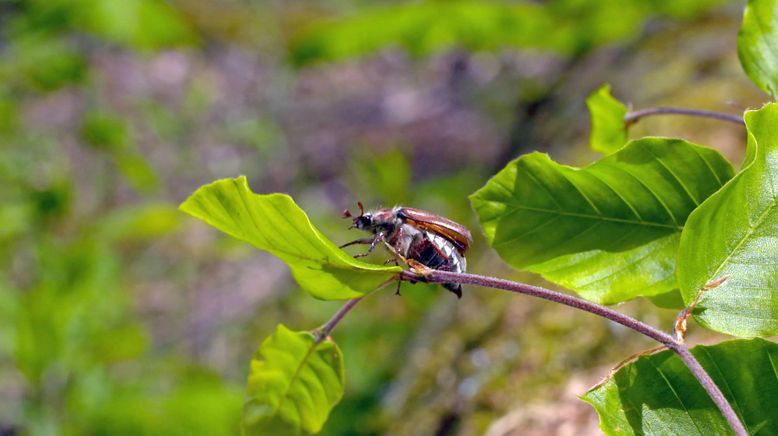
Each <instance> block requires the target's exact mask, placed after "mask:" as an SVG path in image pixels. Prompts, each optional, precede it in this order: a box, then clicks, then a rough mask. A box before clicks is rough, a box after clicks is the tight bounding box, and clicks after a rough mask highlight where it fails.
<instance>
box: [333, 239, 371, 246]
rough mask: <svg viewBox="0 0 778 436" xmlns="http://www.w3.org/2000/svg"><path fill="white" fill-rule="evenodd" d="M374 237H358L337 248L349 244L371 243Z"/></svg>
mask: <svg viewBox="0 0 778 436" xmlns="http://www.w3.org/2000/svg"><path fill="white" fill-rule="evenodd" d="M374 239H375V237H372V238H360V239H357V240H356V241H351V242H347V243H345V244H343V245H341V246H340V247H338V248H346V247H348V246H350V245H357V244H372V243H373V240H374Z"/></svg>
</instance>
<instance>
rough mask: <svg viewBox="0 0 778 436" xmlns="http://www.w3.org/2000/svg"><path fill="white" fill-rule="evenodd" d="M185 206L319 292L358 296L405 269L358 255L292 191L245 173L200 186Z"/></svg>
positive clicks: (321, 295)
mask: <svg viewBox="0 0 778 436" xmlns="http://www.w3.org/2000/svg"><path fill="white" fill-rule="evenodd" d="M180 208H181V210H183V211H184V212H186V213H188V214H190V215H192V216H194V217H196V218H200V219H201V220H203V221H205V222H207V223H208V224H210V225H212V226H214V227H216V228H217V229H219V230H221V231H223V232H225V233H227V234H229V235H231V236H233V237H235V238H238V239H241V240H243V241H247V242H250V243H251V244H253V245H254V246H255V247H257V248H259V249H262V250H265V251H267V252H269V253H271V254H273V255H274V256H276V257H278V258H280V259H281V260H283V261H284V262H286V263H287V265H289V268H290V269H291V270H292V275H294V278H295V280H297V283H299V284H300V287H302V288H303V289H305V290H307V291H308V292H310V293H311V294H312V295H313V296H314V297H317V298H322V299H326V300H340V299H347V298H354V297H358V296H360V295H363V294H365V293H366V292H369V291H371V290H373V289H375V288H376V287H377V286H378V285H379V284H381V283H383V282H384V281H386V280H387V279H389V278H390V277H391V276H392V275H394V274H396V273H397V272H400V271H402V268H400V267H397V266H393V267H383V266H378V265H373V264H369V263H365V262H360V261H358V260H356V259H354V258H353V257H351V256H350V255H349V254H348V253H346V252H345V251H343V250H341V249H339V248H338V246H337V245H335V243H333V242H332V241H330V240H329V239H327V237H326V236H324V235H323V234H322V233H321V232H320V231H319V230H318V229H317V228H316V227H314V225H313V224H312V223H311V221H310V219H308V216H307V215H306V214H305V212H303V210H302V209H300V208H299V207H298V206H297V204H295V202H294V200H292V198H291V197H290V196H288V195H285V194H265V195H260V194H255V193H253V192H251V189H249V186H248V182H247V181H246V178H245V177H243V176H241V177H238V178H236V179H222V180H218V181H216V182H213V183H211V184H210V185H205V186H202V187H200V189H198V190H197V191H196V192H195V193H194V194H192V196H191V197H189V198H188V199H187V200H186V201H185V202H184V203H182V204H181V206H180Z"/></svg>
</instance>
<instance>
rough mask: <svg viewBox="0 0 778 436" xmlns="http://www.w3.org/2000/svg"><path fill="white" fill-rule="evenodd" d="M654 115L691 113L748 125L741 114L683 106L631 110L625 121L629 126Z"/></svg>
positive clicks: (693, 115) (694, 115) (691, 114)
mask: <svg viewBox="0 0 778 436" xmlns="http://www.w3.org/2000/svg"><path fill="white" fill-rule="evenodd" d="M653 115H689V116H692V117H700V118H712V119H715V120H721V121H728V122H730V123H735V124H740V125H741V126H745V125H746V123H745V121H743V117H742V116H741V115H732V114H725V113H721V112H713V111H705V110H699V109H686V108H681V107H652V108H648V109H641V110H638V111H634V112H629V113H628V114H627V115H626V116H624V123H625V124H626V125H627V126H629V125H631V124H635V123H637V122H638V121H640V119H641V118H645V117H649V116H653Z"/></svg>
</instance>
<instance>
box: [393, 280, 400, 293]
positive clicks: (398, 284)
mask: <svg viewBox="0 0 778 436" xmlns="http://www.w3.org/2000/svg"><path fill="white" fill-rule="evenodd" d="M401 284H402V280H397V291H395V293H394V295H400V285H401Z"/></svg>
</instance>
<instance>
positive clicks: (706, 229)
mask: <svg viewBox="0 0 778 436" xmlns="http://www.w3.org/2000/svg"><path fill="white" fill-rule="evenodd" d="M745 121H746V126H747V129H748V149H747V156H748V157H747V159H746V162H745V164H744V166H743V169H742V170H741V171H740V173H738V174H737V175H736V176H735V177H734V178H733V179H732V180H730V181H729V182H728V183H727V184H726V185H725V186H724V187H723V188H722V189H721V190H720V191H719V192H717V193H716V194H714V195H712V196H711V197H710V198H708V200H706V201H705V202H704V203H703V204H702V205H701V206H700V207H699V208H698V209H697V210H695V211H694V213H692V214H691V216H690V217H689V221H688V222H687V224H686V227H685V228H684V230H683V235H682V236H681V248H680V251H679V255H678V262H679V268H678V282H679V284H680V286H681V293H682V295H683V298H684V301H686V303H687V304H688V303H690V302H691V301H692V300H693V299H694V296H695V295H696V293H697V290H698V289H700V288H702V287H703V286H705V284H706V283H708V282H709V281H711V280H715V279H718V278H720V277H723V276H729V278H728V279H727V280H726V281H725V282H724V283H722V284H721V285H719V286H718V287H716V288H715V289H712V290H709V291H707V292H705V293H704V294H703V295H702V297H701V298H700V303H699V305H698V306H697V310H696V311H695V318H696V319H697V321H699V322H700V323H701V324H703V325H704V326H706V327H709V328H711V329H713V330H716V331H720V332H724V333H728V334H731V335H736V336H771V335H774V334H776V333H778V263H776V262H777V261H776V259H778V207H776V206H777V205H778V130H776V128H775V126H776V124H777V123H778V104H776V103H771V104H768V105H766V106H764V107H763V108H762V109H760V110H758V111H748V112H746V115H745Z"/></svg>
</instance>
